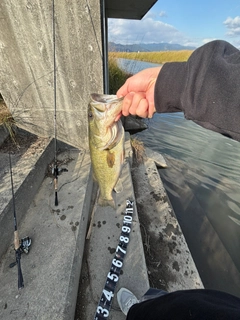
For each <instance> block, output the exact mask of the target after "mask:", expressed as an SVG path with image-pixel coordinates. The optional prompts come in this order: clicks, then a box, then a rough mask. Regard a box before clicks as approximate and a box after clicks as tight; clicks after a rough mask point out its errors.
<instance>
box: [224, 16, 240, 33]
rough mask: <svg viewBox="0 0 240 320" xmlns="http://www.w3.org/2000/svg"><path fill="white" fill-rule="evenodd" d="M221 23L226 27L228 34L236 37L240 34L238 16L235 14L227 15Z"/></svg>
mask: <svg viewBox="0 0 240 320" xmlns="http://www.w3.org/2000/svg"><path fill="white" fill-rule="evenodd" d="M223 24H224V25H225V26H226V28H227V29H228V31H227V35H228V36H230V37H237V36H239V35H240V16H236V17H235V18H231V17H228V18H227V19H226V20H225V21H224V22H223Z"/></svg>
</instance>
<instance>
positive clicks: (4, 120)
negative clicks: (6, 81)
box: [0, 99, 16, 143]
mask: <svg viewBox="0 0 240 320" xmlns="http://www.w3.org/2000/svg"><path fill="white" fill-rule="evenodd" d="M0 126H3V127H4V128H5V130H6V131H8V132H9V135H10V137H11V139H12V141H13V142H14V143H16V139H15V127H16V122H15V120H14V118H13V116H12V114H11V112H10V111H9V109H8V107H7V106H6V104H5V103H4V101H3V100H2V99H0Z"/></svg>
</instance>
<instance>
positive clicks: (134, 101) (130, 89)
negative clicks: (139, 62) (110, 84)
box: [116, 66, 161, 121]
mask: <svg viewBox="0 0 240 320" xmlns="http://www.w3.org/2000/svg"><path fill="white" fill-rule="evenodd" d="M160 70H161V66H160V67H155V68H148V69H145V70H143V71H140V72H138V73H137V74H135V75H134V76H132V77H130V78H128V79H127V81H126V82H125V83H124V85H123V86H122V87H121V88H120V89H119V90H118V91H117V96H118V98H120V97H123V96H124V100H123V105H122V113H121V114H122V115H124V116H128V115H129V114H132V115H138V116H139V117H141V118H152V116H153V114H154V112H156V109H155V105H154V89H155V83H156V80H157V77H158V74H159V72H160ZM121 114H120V115H118V116H117V118H116V121H117V120H118V119H119V118H120V117H121Z"/></svg>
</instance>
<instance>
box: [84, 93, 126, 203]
mask: <svg viewBox="0 0 240 320" xmlns="http://www.w3.org/2000/svg"><path fill="white" fill-rule="evenodd" d="M122 100H123V98H120V99H118V98H117V96H116V95H102V94H96V93H94V94H91V100H90V103H89V106H88V125H89V127H88V128H89V150H90V156H91V163H92V168H93V177H94V179H95V180H96V181H97V182H98V185H99V189H100V193H99V198H98V204H99V205H101V206H111V207H113V208H114V209H115V208H116V204H115V202H114V199H113V196H112V191H113V189H114V187H115V185H116V184H117V182H118V179H119V176H120V173H121V169H122V164H123V160H124V141H125V132H124V128H123V126H122V123H121V120H120V119H119V120H118V121H117V122H116V121H115V119H116V117H117V115H118V114H119V113H120V112H121V109H122Z"/></svg>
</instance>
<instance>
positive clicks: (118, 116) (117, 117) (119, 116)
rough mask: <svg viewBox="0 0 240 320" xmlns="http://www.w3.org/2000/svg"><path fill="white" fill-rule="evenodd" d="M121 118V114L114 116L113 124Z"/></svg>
mask: <svg viewBox="0 0 240 320" xmlns="http://www.w3.org/2000/svg"><path fill="white" fill-rule="evenodd" d="M121 116H122V112H120V113H119V114H118V115H117V116H116V118H115V122H117V121H118V120H119V119H120V118H121Z"/></svg>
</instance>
